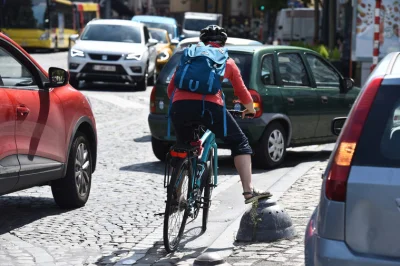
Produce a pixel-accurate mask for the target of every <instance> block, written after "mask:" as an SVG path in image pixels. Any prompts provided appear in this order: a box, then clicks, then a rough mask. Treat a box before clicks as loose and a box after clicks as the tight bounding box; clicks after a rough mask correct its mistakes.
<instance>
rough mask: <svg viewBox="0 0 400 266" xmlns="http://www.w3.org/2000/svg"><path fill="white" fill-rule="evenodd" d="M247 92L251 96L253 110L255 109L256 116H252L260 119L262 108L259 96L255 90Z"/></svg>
mask: <svg viewBox="0 0 400 266" xmlns="http://www.w3.org/2000/svg"><path fill="white" fill-rule="evenodd" d="M249 92H250V94H251V97H252V98H253V102H254V104H253V105H254V109H256V114H255V115H254V117H260V116H261V115H262V113H263V106H262V99H261V96H260V94H259V93H258V92H257V91H255V90H251V89H249Z"/></svg>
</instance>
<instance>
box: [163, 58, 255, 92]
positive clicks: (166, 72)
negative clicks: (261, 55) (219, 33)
mask: <svg viewBox="0 0 400 266" xmlns="http://www.w3.org/2000/svg"><path fill="white" fill-rule="evenodd" d="M181 56H182V52H181V51H180V52H177V53H176V54H174V56H172V57H171V59H170V60H169V62H168V63H167V64H166V65H165V67H164V68H163V70H161V73H160V76H159V78H158V81H157V83H160V84H169V83H170V81H171V78H172V75H173V74H174V72H175V69H176V67H177V66H178V64H179V60H180V58H181ZM229 57H230V58H232V59H233V60H234V61H235V63H236V65H237V66H238V67H239V69H240V73H241V75H242V78H243V81H244V84H245V85H246V86H247V87H248V86H249V83H250V72H251V63H252V60H253V55H252V54H243V53H235V52H229ZM222 86H223V87H231V86H232V84H231V83H230V82H229V80H228V79H224V81H223V83H222Z"/></svg>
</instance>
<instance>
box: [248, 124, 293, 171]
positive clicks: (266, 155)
mask: <svg viewBox="0 0 400 266" xmlns="http://www.w3.org/2000/svg"><path fill="white" fill-rule="evenodd" d="M286 145H287V134H286V132H285V129H284V128H283V126H282V125H281V124H280V123H277V122H273V123H271V124H270V125H268V127H267V129H266V130H265V132H264V134H263V136H262V138H261V143H260V145H258V146H257V147H256V148H255V157H254V163H255V165H256V166H257V167H259V168H263V169H269V168H274V167H277V166H278V165H280V164H281V163H282V162H283V160H284V159H285V156H286Z"/></svg>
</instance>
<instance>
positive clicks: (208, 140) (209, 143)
mask: <svg viewBox="0 0 400 266" xmlns="http://www.w3.org/2000/svg"><path fill="white" fill-rule="evenodd" d="M200 141H201V143H202V146H203V153H202V154H201V159H200V162H201V163H202V165H203V167H202V169H201V172H200V173H199V175H198V176H199V177H200V176H202V175H203V173H204V170H205V167H204V165H205V164H206V162H207V159H208V156H209V154H210V150H211V149H214V162H213V172H214V184H215V185H217V184H218V146H217V143H216V142H215V134H214V133H212V132H211V131H210V130H207V131H206V132H205V133H204V134H203V136H202V137H201V138H200ZM197 161H198V159H197V158H196V157H195V158H192V166H193V176H196V172H197V170H198V169H197V165H198V164H197ZM192 181H194V180H192ZM194 185H195V183H194V182H192V189H193V188H194ZM196 185H197V186H198V187H200V185H201V179H200V178H198V179H197V180H196Z"/></svg>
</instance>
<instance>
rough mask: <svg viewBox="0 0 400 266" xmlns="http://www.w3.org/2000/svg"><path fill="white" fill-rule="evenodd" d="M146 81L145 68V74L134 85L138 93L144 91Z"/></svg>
mask: <svg viewBox="0 0 400 266" xmlns="http://www.w3.org/2000/svg"><path fill="white" fill-rule="evenodd" d="M148 79H149V74H148V70H147V67H146V72H144V76H143V78H142V79H141V80H140V81H139V82H138V83H137V84H136V89H137V90H138V91H146V89H147V82H148Z"/></svg>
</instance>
